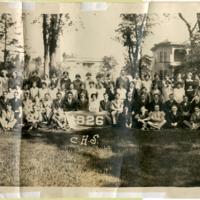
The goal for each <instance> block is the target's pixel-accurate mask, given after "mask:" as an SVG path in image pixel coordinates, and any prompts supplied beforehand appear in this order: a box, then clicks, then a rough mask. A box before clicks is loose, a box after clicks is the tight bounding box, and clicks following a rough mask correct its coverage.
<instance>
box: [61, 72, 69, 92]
mask: <svg viewBox="0 0 200 200" xmlns="http://www.w3.org/2000/svg"><path fill="white" fill-rule="evenodd" d="M70 84H71V80H70V78H69V73H68V72H63V77H62V78H61V80H60V85H65V89H66V90H69V89H70Z"/></svg>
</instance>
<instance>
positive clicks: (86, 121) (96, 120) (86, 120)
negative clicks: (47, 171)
mask: <svg viewBox="0 0 200 200" xmlns="http://www.w3.org/2000/svg"><path fill="white" fill-rule="evenodd" d="M75 120H76V124H77V125H81V126H102V125H103V124H104V118H103V116H98V115H97V116H96V115H77V116H76V117H75Z"/></svg>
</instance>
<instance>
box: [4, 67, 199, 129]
mask: <svg viewBox="0 0 200 200" xmlns="http://www.w3.org/2000/svg"><path fill="white" fill-rule="evenodd" d="M1 73H2V74H1V77H0V86H1V87H0V88H1V89H0V126H1V128H2V129H3V130H12V129H14V128H18V127H24V128H27V129H28V130H31V129H33V128H34V129H35V128H38V127H43V126H44V127H48V128H59V129H63V130H67V129H69V128H71V126H70V121H69V118H68V117H69V116H68V113H69V112H70V111H87V112H95V113H96V112H104V113H105V115H104V116H105V123H109V124H112V125H113V126H114V127H123V128H138V129H142V130H146V129H161V128H173V129H174V128H183V127H188V128H190V129H199V128H200V78H199V76H198V75H197V74H195V75H194V74H192V73H187V74H181V73H179V74H177V75H176V76H174V77H170V76H168V75H165V76H164V77H163V79H161V78H160V76H159V75H158V74H155V75H154V76H153V77H150V75H149V74H146V75H142V76H139V75H138V74H135V75H134V77H132V76H130V75H127V74H126V72H125V71H124V70H121V73H120V76H119V77H118V78H117V79H116V80H115V81H114V80H112V77H111V75H109V74H108V75H107V76H101V75H97V76H96V77H95V78H93V76H92V74H91V73H90V72H88V73H87V74H86V75H85V77H81V75H80V74H76V75H75V78H74V80H71V79H70V77H69V73H68V72H63V73H62V75H61V76H58V75H57V74H56V73H52V75H51V77H48V76H45V77H44V78H41V77H40V76H39V75H38V73H37V72H36V71H34V72H33V73H31V75H30V77H29V78H27V79H25V78H23V76H22V75H19V74H18V72H13V73H12V74H11V75H10V76H8V73H7V71H6V70H3V71H2V72H1ZM83 78H84V80H83Z"/></svg>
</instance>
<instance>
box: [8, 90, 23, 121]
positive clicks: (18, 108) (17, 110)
mask: <svg viewBox="0 0 200 200" xmlns="http://www.w3.org/2000/svg"><path fill="white" fill-rule="evenodd" d="M9 103H10V105H11V107H12V110H13V111H14V114H15V118H16V119H17V120H18V121H19V120H20V119H21V117H22V101H21V99H19V94H18V92H17V91H16V92H14V98H12V99H10V102H9Z"/></svg>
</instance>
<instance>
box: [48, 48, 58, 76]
mask: <svg viewBox="0 0 200 200" xmlns="http://www.w3.org/2000/svg"><path fill="white" fill-rule="evenodd" d="M55 57H56V51H54V52H51V53H50V55H49V67H50V72H51V71H52V69H53V68H54V67H56V61H55V60H56V59H55Z"/></svg>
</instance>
